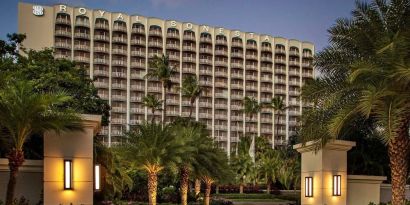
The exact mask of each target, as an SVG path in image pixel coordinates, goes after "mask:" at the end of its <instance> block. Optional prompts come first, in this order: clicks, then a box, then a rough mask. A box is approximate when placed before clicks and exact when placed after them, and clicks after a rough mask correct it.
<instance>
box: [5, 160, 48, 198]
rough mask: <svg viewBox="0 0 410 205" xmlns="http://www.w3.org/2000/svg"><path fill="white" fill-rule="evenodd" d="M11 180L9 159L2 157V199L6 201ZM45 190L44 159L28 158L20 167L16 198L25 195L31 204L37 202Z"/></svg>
mask: <svg viewBox="0 0 410 205" xmlns="http://www.w3.org/2000/svg"><path fill="white" fill-rule="evenodd" d="M8 181H9V166H8V160H7V159H5V158H0V200H1V201H3V202H4V201H5V199H6V191H7V184H8ZM42 192H43V160H26V161H25V162H24V164H23V166H22V167H20V169H19V174H18V177H17V185H16V194H15V197H16V198H18V199H19V198H20V197H24V198H26V199H27V200H29V201H30V204H37V203H38V202H39V201H40V199H41V198H42Z"/></svg>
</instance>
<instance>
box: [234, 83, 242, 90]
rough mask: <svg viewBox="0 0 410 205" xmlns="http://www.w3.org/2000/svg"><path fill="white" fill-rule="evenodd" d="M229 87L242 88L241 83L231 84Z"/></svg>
mask: <svg viewBox="0 0 410 205" xmlns="http://www.w3.org/2000/svg"><path fill="white" fill-rule="evenodd" d="M231 89H237V90H242V89H243V84H231Z"/></svg>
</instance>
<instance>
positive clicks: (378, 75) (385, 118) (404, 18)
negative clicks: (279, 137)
mask: <svg viewBox="0 0 410 205" xmlns="http://www.w3.org/2000/svg"><path fill="white" fill-rule="evenodd" d="M352 15H353V16H352V17H351V18H350V19H339V20H337V22H336V25H334V26H333V27H331V28H330V29H329V33H330V45H329V46H328V47H326V48H325V49H324V50H323V51H321V52H320V53H319V54H318V55H317V58H316V65H317V67H318V68H319V70H320V72H321V73H322V76H321V77H320V78H318V79H316V80H313V81H311V82H310V83H308V85H307V86H306V87H304V89H303V92H302V95H303V97H304V99H306V100H308V101H310V102H313V103H314V105H315V106H314V107H313V109H312V110H311V111H308V112H305V113H304V119H303V128H302V132H301V137H302V139H304V141H308V140H316V141H318V142H321V143H318V144H319V145H323V144H325V143H326V142H327V141H329V140H331V139H334V138H337V137H343V136H344V135H346V134H347V133H348V130H349V127H352V126H354V124H355V123H358V122H363V121H365V120H368V121H371V122H373V127H372V129H373V130H374V131H375V132H378V133H380V136H381V139H382V141H383V142H384V143H385V144H386V145H387V149H388V154H389V158H390V159H389V160H390V168H391V182H392V204H393V205H399V204H403V201H404V200H405V185H406V179H407V175H408V166H409V164H408V155H409V152H410V136H409V124H410V93H409V90H410V62H409V59H410V54H409V52H408V51H409V50H410V42H409V39H410V32H409V31H410V18H409V16H410V2H409V0H394V1H379V0H374V1H372V2H371V3H366V2H363V3H360V2H358V3H357V4H356V8H355V9H354V10H353V12H352Z"/></svg>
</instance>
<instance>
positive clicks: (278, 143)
mask: <svg viewBox="0 0 410 205" xmlns="http://www.w3.org/2000/svg"><path fill="white" fill-rule="evenodd" d="M274 142H275V145H278V146H282V145H287V144H288V142H287V141H286V140H282V139H280V140H275V141H274Z"/></svg>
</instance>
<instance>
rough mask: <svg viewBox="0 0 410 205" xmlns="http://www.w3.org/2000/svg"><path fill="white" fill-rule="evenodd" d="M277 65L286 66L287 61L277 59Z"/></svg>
mask: <svg viewBox="0 0 410 205" xmlns="http://www.w3.org/2000/svg"><path fill="white" fill-rule="evenodd" d="M275 63H277V64H283V65H286V60H285V59H281V58H275Z"/></svg>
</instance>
